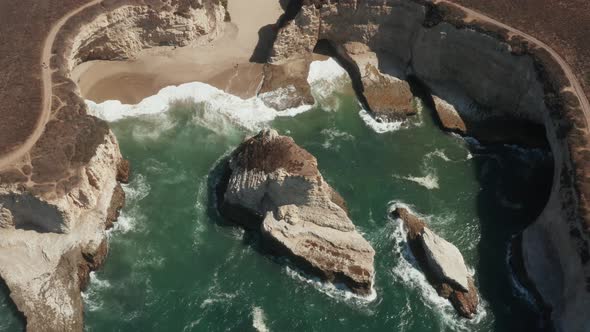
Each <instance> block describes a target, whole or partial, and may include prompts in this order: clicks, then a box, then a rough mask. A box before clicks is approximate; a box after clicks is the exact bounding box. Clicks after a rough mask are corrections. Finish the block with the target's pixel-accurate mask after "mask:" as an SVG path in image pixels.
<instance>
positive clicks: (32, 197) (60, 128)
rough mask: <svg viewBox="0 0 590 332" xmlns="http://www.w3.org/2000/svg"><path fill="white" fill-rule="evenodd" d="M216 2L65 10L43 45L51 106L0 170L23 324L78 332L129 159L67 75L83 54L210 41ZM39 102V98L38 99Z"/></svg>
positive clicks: (8, 253) (0, 235)
mask: <svg viewBox="0 0 590 332" xmlns="http://www.w3.org/2000/svg"><path fill="white" fill-rule="evenodd" d="M224 17H225V9H224V7H223V6H222V4H221V3H220V1H218V0H197V1H191V0H170V1H159V0H146V1H139V0H137V1H136V0H115V1H108V2H103V3H98V4H97V5H93V6H89V7H88V8H86V9H84V10H83V11H81V12H80V13H79V14H77V15H75V16H73V17H71V18H70V19H69V20H68V21H67V22H65V24H64V25H63V27H62V28H61V30H60V31H59V33H58V35H57V36H56V39H55V41H54V43H53V45H52V47H51V50H52V53H53V56H52V58H51V63H50V64H44V65H48V66H49V67H50V69H51V70H52V72H53V74H52V77H51V82H50V84H49V87H50V88H51V96H52V99H51V110H50V112H49V114H47V115H46V117H45V118H46V125H45V127H44V131H43V134H42V135H41V137H40V138H39V140H38V141H37V142H36V143H35V145H34V146H33V147H32V149H31V150H30V151H29V152H28V153H26V154H25V155H24V157H22V158H21V159H20V160H18V161H17V162H16V163H13V164H12V165H10V166H9V167H7V168H5V169H1V170H0V276H1V277H2V278H3V279H4V281H5V282H6V285H7V286H8V288H9V290H10V293H11V298H12V299H13V300H14V302H15V304H16V306H17V308H18V310H19V311H21V312H22V313H23V314H24V316H25V318H26V321H27V330H28V331H82V329H83V302H82V299H81V295H80V291H81V289H82V288H83V287H85V285H86V284H87V282H88V275H89V273H90V271H92V270H95V269H97V268H98V267H100V265H101V264H102V262H103V261H104V259H105V257H106V254H107V250H108V244H107V237H106V229H108V228H110V227H111V226H112V223H113V222H114V221H115V219H116V218H117V217H118V211H119V210H120V209H121V207H122V205H123V203H124V192H123V190H122V189H121V186H120V184H119V183H120V182H126V181H127V180H128V176H129V165H128V163H127V162H126V161H124V160H123V158H122V157H121V153H120V151H119V146H118V144H117V140H116V138H115V137H114V135H113V134H112V133H111V131H110V130H109V128H108V125H107V123H106V122H104V121H102V120H99V119H97V118H95V117H93V116H90V115H88V114H87V110H86V105H85V103H84V100H83V99H82V98H81V97H80V96H79V94H78V93H77V91H78V89H77V86H76V84H75V83H74V82H73V81H72V80H71V79H70V71H71V69H72V68H73V67H74V66H75V65H76V64H79V63H80V62H83V61H87V60H92V59H105V60H109V59H115V58H116V59H120V58H132V57H133V56H134V55H135V54H137V52H139V51H141V50H142V49H144V48H147V47H152V46H158V45H176V46H183V45H187V44H189V43H193V42H199V41H200V40H202V41H203V42H206V41H210V40H212V39H214V38H216V37H217V36H218V35H219V34H220V33H221V31H222V29H223V20H224ZM39 105H42V103H41V102H40V103H39Z"/></svg>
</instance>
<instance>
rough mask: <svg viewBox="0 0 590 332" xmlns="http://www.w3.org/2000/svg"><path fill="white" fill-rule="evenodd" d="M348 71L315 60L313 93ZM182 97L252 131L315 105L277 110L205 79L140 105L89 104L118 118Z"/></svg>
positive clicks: (276, 94) (327, 90)
mask: <svg viewBox="0 0 590 332" xmlns="http://www.w3.org/2000/svg"><path fill="white" fill-rule="evenodd" d="M345 74H346V71H344V69H342V67H340V65H338V63H337V62H336V61H334V60H333V59H331V58H330V59H328V60H325V61H314V62H313V63H312V64H311V67H310V71H309V75H308V79H307V80H308V82H309V84H310V85H311V87H312V93H314V94H316V95H317V96H319V98H320V99H322V97H326V96H328V95H330V94H331V93H333V92H334V90H335V89H337V88H338V86H339V85H338V84H337V82H340V81H341V80H342V77H344V76H343V75H345ZM284 93H289V92H288V91H281V90H277V91H273V92H269V93H267V94H265V96H264V97H265V98H271V99H273V100H279V99H280V98H281V97H282V95H283V94H284ZM178 101H189V102H193V103H196V104H200V105H202V106H203V107H202V109H203V112H204V113H205V114H206V113H217V114H222V115H223V116H225V117H226V118H227V119H228V120H229V121H231V122H232V123H233V124H236V125H239V126H240V127H243V128H245V129H247V130H251V131H255V130H259V129H261V128H262V127H264V124H266V123H268V122H270V121H272V120H273V119H275V118H276V117H278V116H295V115H297V114H300V113H302V112H305V111H307V110H310V109H311V108H312V106H310V105H304V106H300V107H296V108H293V109H288V110H284V111H277V110H275V109H273V108H270V107H268V106H267V105H266V104H265V103H264V101H263V100H262V98H259V97H252V98H249V99H242V98H240V97H237V96H234V95H231V94H229V93H226V92H224V91H223V90H220V89H218V88H216V87H213V86H211V85H209V84H205V83H201V82H192V83H186V84H181V85H178V86H168V87H165V88H163V89H162V90H160V91H159V92H158V93H157V94H156V95H154V96H150V97H147V98H145V99H144V100H142V101H141V102H140V103H139V104H136V105H128V104H123V103H121V102H120V101H117V100H108V101H105V102H103V103H100V104H97V103H95V102H93V101H90V100H87V101H86V104H87V105H88V109H89V113H90V114H92V115H95V116H97V117H99V118H101V119H104V120H106V121H110V122H114V121H118V120H121V119H124V118H127V117H136V116H141V115H155V114H161V113H164V112H166V111H168V110H169V109H170V106H171V105H173V103H174V102H178ZM213 118H214V117H213ZM138 134H139V135H142V134H144V135H146V136H147V137H151V136H153V135H157V133H153V132H145V133H138Z"/></svg>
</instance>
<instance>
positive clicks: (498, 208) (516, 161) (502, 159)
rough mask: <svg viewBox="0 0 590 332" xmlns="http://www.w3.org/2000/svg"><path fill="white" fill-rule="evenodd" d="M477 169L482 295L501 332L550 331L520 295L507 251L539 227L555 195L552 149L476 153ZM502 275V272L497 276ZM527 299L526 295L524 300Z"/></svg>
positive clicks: (497, 149)
mask: <svg viewBox="0 0 590 332" xmlns="http://www.w3.org/2000/svg"><path fill="white" fill-rule="evenodd" d="M473 154H474V167H475V172H476V176H477V177H478V181H479V183H480V184H481V190H480V192H479V194H478V196H477V207H476V208H477V214H478V218H479V222H480V225H481V240H480V243H479V247H478V251H479V257H480V258H479V264H478V266H477V279H478V281H479V287H480V292H481V293H482V295H483V296H484V297H485V298H486V299H487V301H488V303H489V306H490V309H491V310H492V311H493V312H494V313H497V316H503V317H511V319H510V320H507V321H503V320H496V322H495V324H496V330H498V331H504V330H505V331H549V330H550V328H549V327H548V326H547V324H546V323H544V321H543V319H542V314H541V313H540V312H539V311H538V310H537V309H536V305H535V304H533V303H530V302H528V300H525V299H524V298H521V299H515V297H519V295H518V294H516V292H515V289H514V287H513V283H512V281H511V277H512V272H511V271H512V270H511V269H510V267H509V262H508V259H507V257H508V251H509V247H510V244H511V242H512V239H513V237H514V236H517V235H518V234H520V233H522V231H523V230H524V229H525V228H526V227H527V226H529V225H530V224H531V223H533V222H534V221H535V219H536V218H537V217H538V215H539V214H540V213H541V211H542V210H543V208H544V207H545V205H546V203H547V200H548V198H549V195H550V192H551V184H552V179H553V158H552V156H551V154H550V152H549V150H548V149H534V150H530V149H529V150H524V149H520V148H517V147H508V146H500V145H496V146H488V147H485V148H475V149H474V151H473ZM497 271H503V273H501V274H498V273H497ZM520 296H522V295H520Z"/></svg>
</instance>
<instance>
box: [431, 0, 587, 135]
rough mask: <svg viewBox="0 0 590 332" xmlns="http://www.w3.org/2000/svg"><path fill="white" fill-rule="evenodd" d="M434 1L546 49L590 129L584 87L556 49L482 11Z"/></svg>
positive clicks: (443, 0)
mask: <svg viewBox="0 0 590 332" xmlns="http://www.w3.org/2000/svg"><path fill="white" fill-rule="evenodd" d="M435 3H447V4H450V5H452V6H455V7H457V8H460V9H462V10H463V11H465V12H466V13H467V14H468V15H469V16H470V17H471V18H474V19H476V20H479V21H483V22H488V23H492V24H494V25H497V26H499V27H501V28H504V29H506V30H508V31H510V32H512V33H513V34H516V35H519V36H521V37H523V38H524V39H526V40H527V41H529V42H531V43H532V44H534V45H535V46H537V47H540V48H542V49H544V50H546V51H547V52H549V54H551V56H552V57H553V58H554V59H555V61H557V63H558V64H559V66H560V67H561V69H562V70H563V71H564V73H565V75H566V77H567V79H568V80H569V81H570V85H571V87H572V88H573V92H574V93H575V94H576V96H577V97H578V100H579V101H580V107H581V108H582V111H583V112H584V119H585V120H586V130H587V131H588V130H590V102H588V98H587V97H586V94H585V93H584V89H582V85H581V84H580V81H578V78H577V77H576V75H575V73H574V71H573V69H572V68H571V67H570V66H569V64H568V63H567V62H566V61H565V59H563V58H562V57H561V55H559V53H557V51H555V50H554V49H552V48H551V47H550V46H549V45H547V44H545V43H544V42H542V41H540V40H539V39H537V38H535V37H533V36H531V35H529V34H527V33H526V32H523V31H520V30H518V29H516V28H513V27H511V26H508V25H506V24H504V23H502V22H499V21H497V20H495V19H493V18H491V17H489V16H486V15H484V14H482V13H479V12H477V11H475V10H473V9H469V8H466V7H463V6H461V5H459V4H456V3H454V2H451V1H448V0H435Z"/></svg>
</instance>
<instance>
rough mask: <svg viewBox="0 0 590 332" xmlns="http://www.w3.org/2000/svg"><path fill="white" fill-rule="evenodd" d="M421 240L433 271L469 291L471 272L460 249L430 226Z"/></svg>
mask: <svg viewBox="0 0 590 332" xmlns="http://www.w3.org/2000/svg"><path fill="white" fill-rule="evenodd" d="M421 240H422V245H423V247H424V251H425V252H426V258H427V259H428V264H429V265H430V266H431V268H432V269H433V271H435V272H436V273H438V274H439V277H440V278H441V279H442V280H449V281H452V282H454V283H456V284H457V285H459V286H461V288H462V289H463V290H464V291H468V290H469V283H468V278H469V272H468V271H467V266H465V261H464V260H463V255H461V252H460V251H459V249H457V247H455V246H454V245H453V244H452V243H450V242H447V241H446V240H445V239H443V238H441V237H439V236H438V235H436V234H434V233H433V232H432V231H431V230H430V229H428V228H424V234H423V235H422V238H421Z"/></svg>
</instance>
